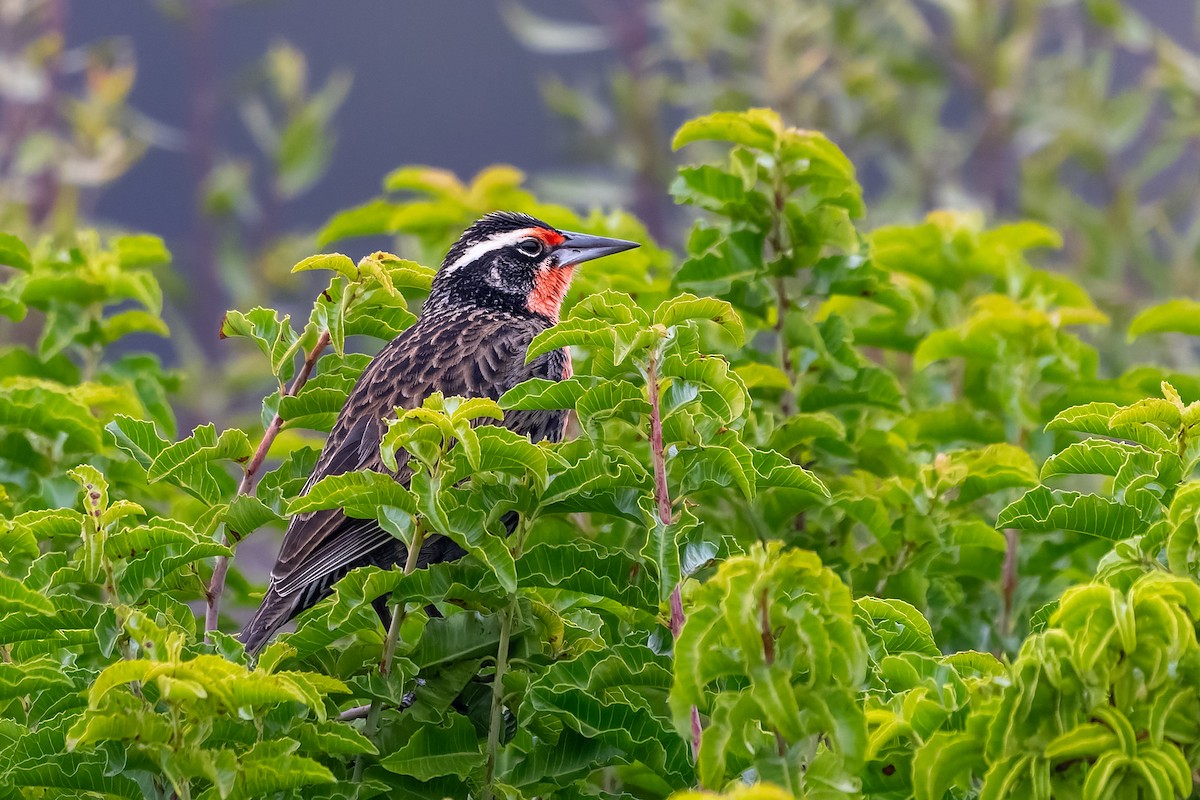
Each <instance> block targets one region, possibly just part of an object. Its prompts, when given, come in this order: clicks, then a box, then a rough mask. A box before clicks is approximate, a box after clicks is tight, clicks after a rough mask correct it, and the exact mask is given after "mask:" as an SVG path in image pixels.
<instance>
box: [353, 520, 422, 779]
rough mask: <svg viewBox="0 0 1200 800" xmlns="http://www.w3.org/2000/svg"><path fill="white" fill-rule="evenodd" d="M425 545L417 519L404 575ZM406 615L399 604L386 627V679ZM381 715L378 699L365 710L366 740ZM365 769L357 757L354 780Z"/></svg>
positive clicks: (409, 572) (382, 666) (412, 568)
mask: <svg viewBox="0 0 1200 800" xmlns="http://www.w3.org/2000/svg"><path fill="white" fill-rule="evenodd" d="M423 544H425V525H424V522H423V521H422V520H421V519H417V521H416V527H415V528H414V529H413V538H412V543H411V545H410V546H409V548H408V558H406V559H405V560H404V574H405V575H412V574H413V572H414V571H415V570H416V569H417V558H418V557H419V556H420V555H421V546H422V545H423ZM407 614H408V604H407V603H404V604H401V605H400V606H399V607H398V608H397V609H396V610H395V611H394V612H393V613H392V622H391V624H390V625H388V629H387V636H385V637H384V640H383V657H382V658H381V659H380V661H379V674H380V675H382V676H383V677H384V678H386V677H387V676H388V675H390V674H391V672H392V663H393V662H394V661H395V660H396V643H397V642H398V641H399V639H400V627H401V626H402V625H403V624H404V618H405V616H407ZM382 715H383V704H382V703H381V702H380V701H379V699H378V698H375V699H374V700H372V701H371V706H370V708H369V709H368V710H367V722H366V725H365V726H364V727H363V735H364V736H366V737H367V738H368V739H370V738H372V737H374V736H375V734H376V733H377V732H378V731H379V718H380V717H381V716H382ZM365 767H366V762H365V761H364V760H363V756H362V755H359V757H358V758H357V759H356V760H355V762H354V780H355V781H356V782H357V781H361V780H362V776H363V769H364V768H365Z"/></svg>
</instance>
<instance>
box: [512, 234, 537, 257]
mask: <svg viewBox="0 0 1200 800" xmlns="http://www.w3.org/2000/svg"><path fill="white" fill-rule="evenodd" d="M517 250H519V251H520V253H521V255H523V256H529V257H530V258H537V257H538V256H540V255H541V254H542V243H541V242H540V241H538V240H537V239H524V240H522V241H521V242H520V244H518V245H517Z"/></svg>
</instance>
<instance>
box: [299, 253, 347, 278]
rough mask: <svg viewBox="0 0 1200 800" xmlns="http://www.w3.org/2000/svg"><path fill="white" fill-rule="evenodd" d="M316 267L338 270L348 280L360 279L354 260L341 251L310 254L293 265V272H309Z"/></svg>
mask: <svg viewBox="0 0 1200 800" xmlns="http://www.w3.org/2000/svg"><path fill="white" fill-rule="evenodd" d="M315 269H327V270H330V271H332V272H336V273H337V274H339V275H344V276H345V278H346V280H349V281H356V280H358V267H356V266H354V262H353V261H351V260H350V257H349V256H345V255H342V254H341V253H322V254H321V255H315V256H309V257H308V258H306V259H304V260H303V261H301V262H300V263H298V264H296V266H294V267H292V272H307V271H309V270H315Z"/></svg>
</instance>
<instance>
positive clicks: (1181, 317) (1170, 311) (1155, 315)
mask: <svg viewBox="0 0 1200 800" xmlns="http://www.w3.org/2000/svg"><path fill="white" fill-rule="evenodd" d="M1149 333H1186V334H1188V335H1190V336H1200V302H1196V301H1195V300H1182V299H1181V300H1170V301H1168V302H1166V303H1162V304H1161V305H1157V306H1151V307H1150V308H1147V309H1146V310H1144V311H1142V312H1141V313H1140V314H1138V315H1137V316H1136V317H1134V318H1133V321H1132V322H1130V323H1129V339H1130V340H1131V341H1132V340H1133V339H1137V338H1138V337H1140V336H1145V335H1146V334H1149Z"/></svg>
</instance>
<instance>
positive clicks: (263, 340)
mask: <svg viewBox="0 0 1200 800" xmlns="http://www.w3.org/2000/svg"><path fill="white" fill-rule="evenodd" d="M231 336H244V337H247V338H249V339H251V340H253V341H254V343H255V345H257V346H258V349H259V350H261V351H262V352H263V355H265V356H266V357H267V358H268V359H269V360H270V364H271V374H272V375H275V376H276V377H277V378H278V379H279V380H280V381H285V382H286V381H289V380H291V379H292V376H293V375H294V374H295V373H296V364H295V358H296V352H297V350H298V349H299V347H300V336H299V334H297V333H296V331H295V330H294V329H293V328H292V325H291V317H290V316H289V315H286V314H285V315H284V316H283V317H280V316H279V313H278V312H277V311H275V310H274V309H270V308H261V307H259V308H254V309H251V310H250V311H249V312H248V313H246V314H243V313H241V312H239V311H229V312H226V314H225V318H224V319H222V320H221V338H222V339H224V338H227V337H231Z"/></svg>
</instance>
